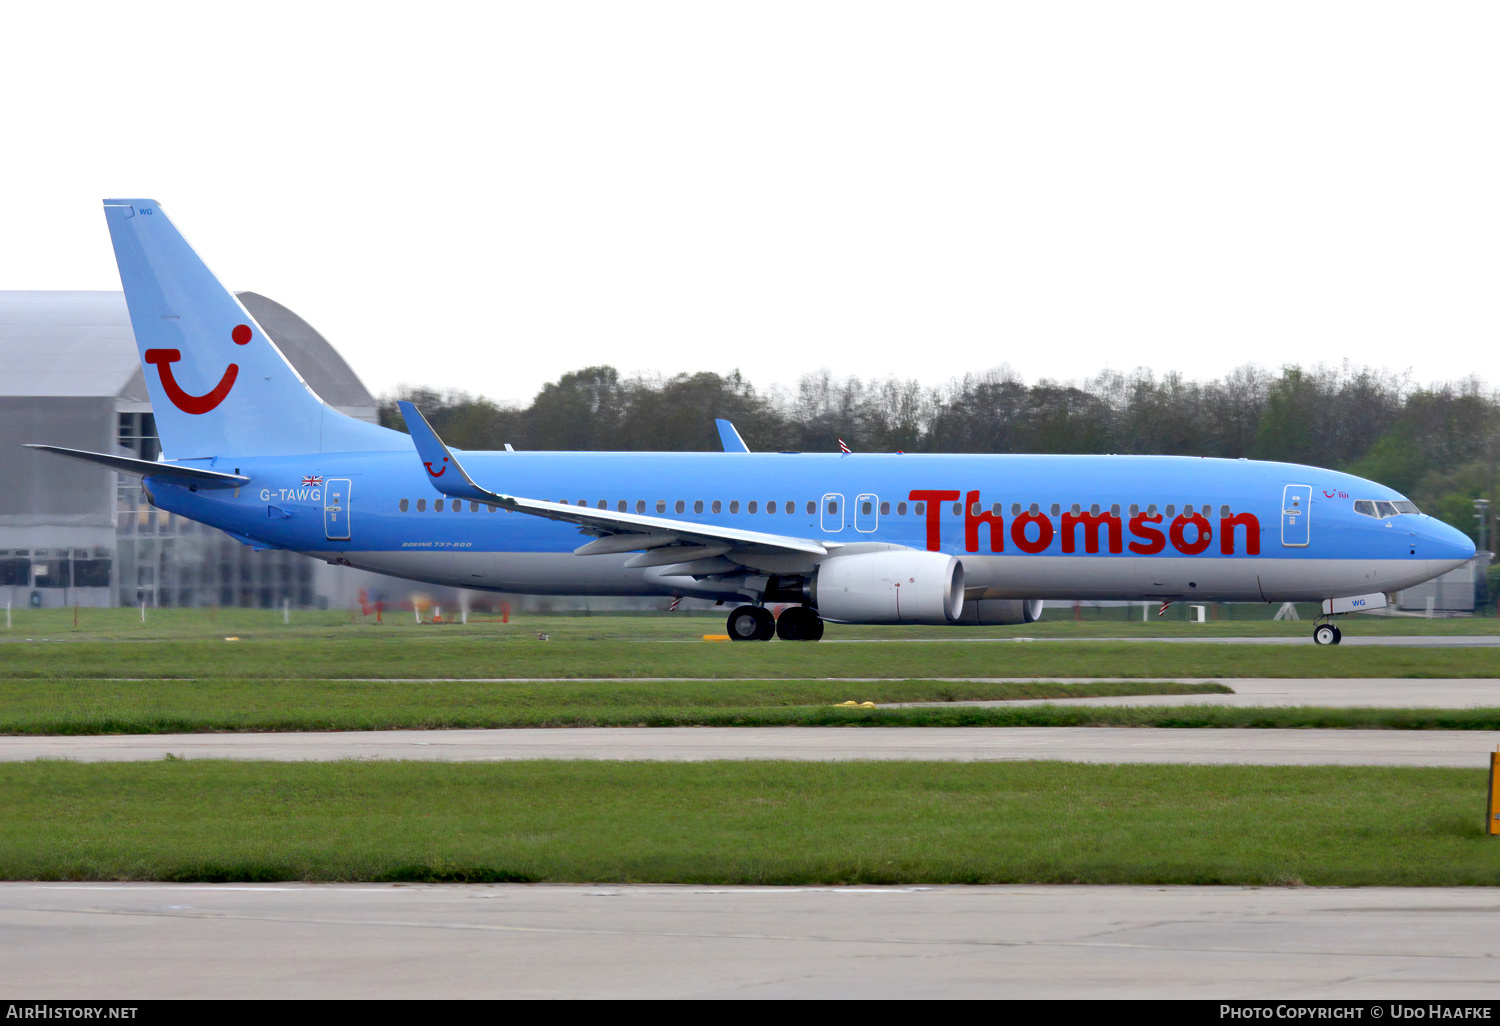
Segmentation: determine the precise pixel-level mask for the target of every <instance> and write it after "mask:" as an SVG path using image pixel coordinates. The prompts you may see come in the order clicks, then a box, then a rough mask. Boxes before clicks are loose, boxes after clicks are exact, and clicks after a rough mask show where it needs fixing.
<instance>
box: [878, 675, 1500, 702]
mask: <svg viewBox="0 0 1500 1026" xmlns="http://www.w3.org/2000/svg"><path fill="white" fill-rule="evenodd" d="M1035 679H1039V678H1035ZM1173 679H1174V680H1176V681H1177V682H1179V683H1184V684H1201V683H1209V682H1211V681H1214V682H1218V683H1222V684H1224V685H1226V686H1228V687H1231V688H1233V689H1234V693H1233V694H1231V695H1212V694H1210V695H1120V696H1117V697H1099V698H1036V699H1030V698H1028V699H1020V700H1016V701H973V702H898V703H887V704H885V705H884V706H883V708H888V709H903V708H913V709H920V708H927V707H940V706H945V705H973V706H1012V705H1129V706H1141V705H1228V706H1238V707H1256V706H1265V707H1275V706H1299V705H1315V706H1329V707H1334V708H1379V709H1475V708H1496V707H1500V680H1495V679H1493V678H1485V677H1476V678H1448V679H1443V678H1370V677H1365V678H1360V677H1348V678H1337V677H1302V678H1296V677H1292V678H1277V677H1182V678H1173ZM1049 683H1084V681H1082V680H1081V679H1080V680H1073V681H1049Z"/></svg>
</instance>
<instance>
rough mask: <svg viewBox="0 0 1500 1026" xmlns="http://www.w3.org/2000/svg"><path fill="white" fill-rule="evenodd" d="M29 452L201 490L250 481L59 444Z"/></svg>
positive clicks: (241, 476) (30, 446)
mask: <svg viewBox="0 0 1500 1026" xmlns="http://www.w3.org/2000/svg"><path fill="white" fill-rule="evenodd" d="M26 448H28V449H40V450H41V451H42V452H51V453H56V454H57V455H59V456H67V457H68V458H70V459H75V460H83V461H85V462H87V463H98V464H100V465H101V466H105V467H109V468H110V469H111V470H118V471H121V472H123V473H126V474H139V475H141V476H142V477H160V478H165V479H166V480H168V481H175V482H177V483H178V484H185V485H197V486H198V487H199V488H238V487H239V486H240V485H242V484H247V483H249V481H250V479H249V478H248V477H244V476H243V475H240V474H226V473H224V471H222V470H204V469H202V468H201V467H185V466H183V465H182V464H180V463H156V462H153V461H151V460H138V459H134V458H132V457H130V456H112V455H110V454H109V453H103V452H89V451H88V450H87V449H65V448H63V447H62V446H60V445H36V444H34V443H27V444H26Z"/></svg>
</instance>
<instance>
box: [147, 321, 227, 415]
mask: <svg viewBox="0 0 1500 1026" xmlns="http://www.w3.org/2000/svg"><path fill="white" fill-rule="evenodd" d="M252 334H253V333H252V332H251V331H250V325H248V324H236V325H235V326H234V330H233V331H231V332H230V333H229V337H230V338H231V339H233V340H234V344H235V345H237V346H242V345H244V344H246V343H247V342H249V341H250V339H251V337H252ZM144 359H145V361H146V362H147V363H149V364H154V365H155V366H156V373H157V376H158V377H160V378H161V387H162V389H163V391H165V392H166V393H167V398H168V399H170V400H172V405H173V406H175V407H177V408H178V409H179V410H181V411H182V412H183V413H192V414H199V413H207V412H208V411H210V410H212V409H214V408H215V407H216V406H218V405H219V404H220V403H222V402H223V401H224V397H225V396H227V395H228V394H229V390H230V389H231V388H233V387H234V382H235V379H237V378H238V377H239V376H240V365H239V364H237V363H231V364H230V365H229V367H228V368H227V369H226V370H225V371H224V376H223V377H222V378H220V379H219V383H218V384H217V385H215V386H214V387H213V388H211V389H209V390H208V391H207V392H205V393H204V394H203V395H193V394H192V393H191V392H187V391H184V390H183V387H182V386H181V385H179V384H178V383H177V379H176V378H175V377H173V376H172V364H174V363H176V362H177V361H178V360H180V359H182V352H181V350H178V349H148V350H146V355H145V357H144Z"/></svg>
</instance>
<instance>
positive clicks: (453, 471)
mask: <svg viewBox="0 0 1500 1026" xmlns="http://www.w3.org/2000/svg"><path fill="white" fill-rule="evenodd" d="M396 405H397V406H399V407H400V408H401V416H402V417H404V418H405V419H406V429H407V430H408V431H410V432H411V439H412V441H413V442H415V443H416V446H417V458H418V459H420V460H421V461H422V466H423V467H425V468H427V483H428V484H430V485H432V487H433V488H435V489H437V490H438V491H439V492H441V493H442V494H444V495H451V496H452V497H453V498H455V499H476V500H479V501H481V502H494V501H495V500H496V499H497V498H500V496H497V495H496V494H495V493H494V492H489V491H485V490H484V489H483V488H480V487H479V486H478V485H477V484H475V483H474V479H473V478H471V477H470V476H469V472H468V471H466V470H464V468H463V466H462V464H460V463H459V462H458V458H457V457H456V456H454V455H453V453H452V451H451V450H449V448H448V447H447V446H446V445H444V444H443V440H442V439H441V438H439V437H438V436H437V432H436V431H434V430H432V425H431V424H429V423H427V418H426V417H424V416H422V411H421V410H419V409H417V408H416V407H415V406H413V405H412V404H411V403H409V402H407V401H406V400H404V399H402V400H398V401H397V403H396Z"/></svg>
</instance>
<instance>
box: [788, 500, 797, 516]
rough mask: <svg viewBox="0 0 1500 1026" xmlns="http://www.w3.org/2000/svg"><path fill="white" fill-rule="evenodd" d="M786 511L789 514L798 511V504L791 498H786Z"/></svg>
mask: <svg viewBox="0 0 1500 1026" xmlns="http://www.w3.org/2000/svg"><path fill="white" fill-rule="evenodd" d="M786 511H787V514H788V515H790V514H792V513H795V512H797V504H796V503H794V502H792V500H791V499H788V500H786Z"/></svg>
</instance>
